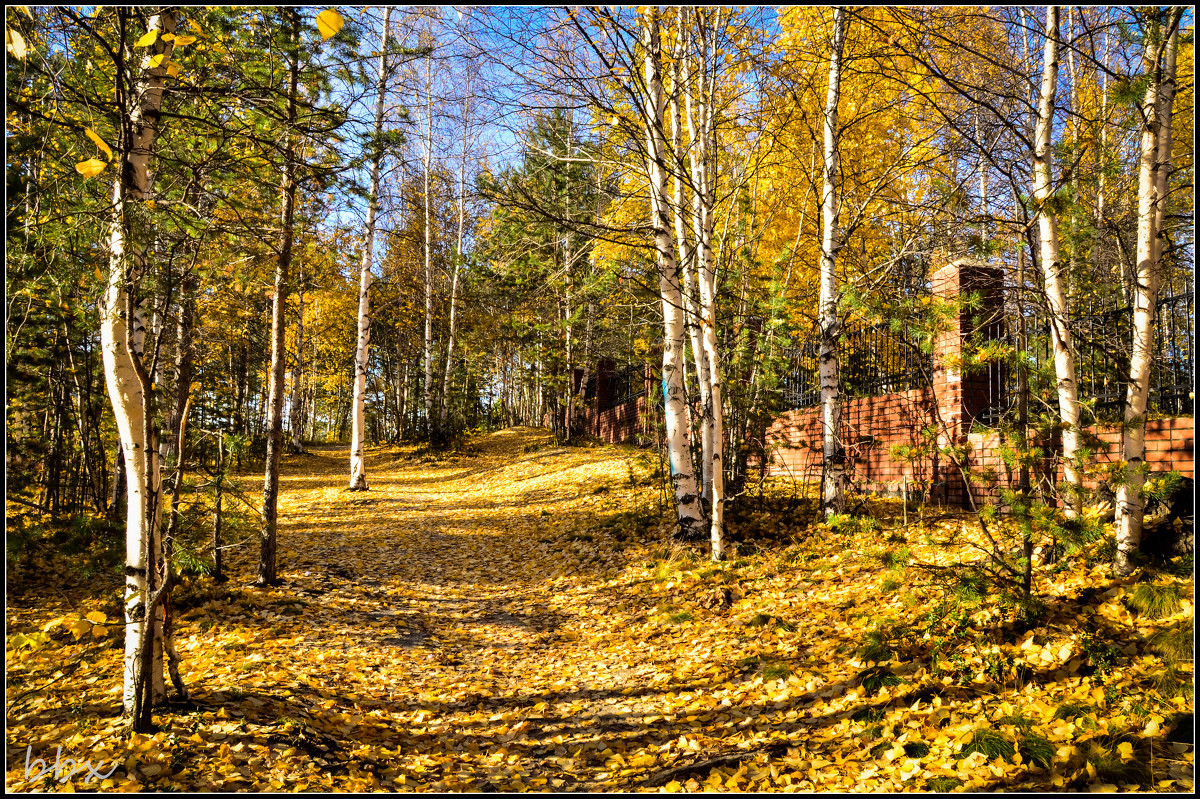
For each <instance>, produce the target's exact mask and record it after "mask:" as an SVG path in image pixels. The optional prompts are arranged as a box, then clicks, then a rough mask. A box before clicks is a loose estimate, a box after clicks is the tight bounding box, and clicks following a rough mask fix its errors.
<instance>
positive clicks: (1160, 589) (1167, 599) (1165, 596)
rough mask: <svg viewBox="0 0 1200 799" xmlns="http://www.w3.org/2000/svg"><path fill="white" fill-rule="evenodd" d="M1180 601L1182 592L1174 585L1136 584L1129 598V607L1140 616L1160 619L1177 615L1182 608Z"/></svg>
mask: <svg viewBox="0 0 1200 799" xmlns="http://www.w3.org/2000/svg"><path fill="white" fill-rule="evenodd" d="M1181 600H1182V592H1181V591H1180V589H1179V586H1178V585H1177V584H1175V583H1167V584H1166V585H1156V584H1154V583H1138V585H1137V587H1136V588H1134V589H1133V593H1132V594H1131V595H1130V596H1129V606H1130V607H1131V608H1133V609H1134V610H1136V611H1137V612H1138V613H1139V614H1141V615H1142V616H1149V617H1150V618H1152V619H1162V618H1166V617H1167V616H1172V615H1174V614H1175V613H1177V612H1178V611H1179V609H1180V608H1181V607H1182V606H1183V605H1182V602H1181Z"/></svg>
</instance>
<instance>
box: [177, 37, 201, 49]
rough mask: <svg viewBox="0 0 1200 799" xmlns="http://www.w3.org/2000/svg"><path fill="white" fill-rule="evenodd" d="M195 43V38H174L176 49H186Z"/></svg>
mask: <svg viewBox="0 0 1200 799" xmlns="http://www.w3.org/2000/svg"><path fill="white" fill-rule="evenodd" d="M195 41H196V37H195V36H176V37H175V46H176V47H186V46H187V45H189V44H192V43H194V42H195Z"/></svg>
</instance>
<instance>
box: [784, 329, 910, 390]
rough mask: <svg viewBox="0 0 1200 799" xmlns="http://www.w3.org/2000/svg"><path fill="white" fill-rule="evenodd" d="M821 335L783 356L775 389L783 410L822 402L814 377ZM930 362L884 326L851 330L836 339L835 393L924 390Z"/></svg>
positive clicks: (813, 337) (814, 334) (802, 342)
mask: <svg viewBox="0 0 1200 799" xmlns="http://www.w3.org/2000/svg"><path fill="white" fill-rule="evenodd" d="M819 352H820V336H819V332H818V330H817V329H816V327H815V326H814V328H813V331H812V333H811V334H810V335H809V336H808V337H807V338H806V339H804V340H802V341H800V342H798V343H797V344H796V345H795V346H793V347H792V348H791V349H790V350H789V351H788V352H787V356H786V357H787V359H788V368H787V372H785V373H784V375H783V379H782V381H781V384H780V390H781V391H782V392H783V402H784V408H785V409H788V410H797V409H799V408H807V407H810V406H812V405H816V404H818V403H819V402H820V401H821V387H820V378H819V372H818V365H819V364H818V356H819ZM932 369H933V358H932V356H930V355H929V354H927V353H924V352H922V351H921V349H920V347H919V346H917V345H916V344H915V343H914V342H912V341H910V340H908V339H907V338H906V337H904V336H903V335H901V334H899V333H896V332H895V331H893V330H892V329H891V328H890V327H888V326H887V325H852V326H848V327H846V328H844V329H843V330H842V333H841V335H840V336H839V337H838V391H839V393H840V394H841V395H842V396H843V397H866V396H873V395H878V394H891V393H894V392H898V391H907V390H909V389H915V388H922V387H924V386H927V385H929V376H930V374H931V373H932Z"/></svg>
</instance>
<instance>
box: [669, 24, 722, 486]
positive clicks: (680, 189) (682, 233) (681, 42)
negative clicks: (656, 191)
mask: <svg viewBox="0 0 1200 799" xmlns="http://www.w3.org/2000/svg"><path fill="white" fill-rule="evenodd" d="M676 13H677V14H678V15H679V31H680V34H679V39H678V41H677V42H676V45H675V57H674V58H673V59H672V63H671V96H670V108H671V156H672V167H673V168H672V173H673V175H674V178H675V180H674V194H673V198H672V199H673V202H672V210H673V211H674V214H673V216H674V222H675V245H676V250H677V252H678V257H679V272H680V274H681V275H682V276H683V308H684V313H685V317H684V319H685V323H684V324H685V326H686V328H687V333H688V338H689V339H690V340H691V345H692V357H693V359H694V360H695V363H696V385H697V393H698V394H699V395H700V396H699V400H700V407H701V408H705V407H707V406H708V402H709V394H708V389H709V382H710V381H709V376H708V361H707V360H706V359H705V358H704V355H703V353H704V346H703V344H702V342H701V335H700V311H699V309H698V308H697V307H696V300H695V297H696V289H695V281H693V279H692V267H691V264H692V262H693V261H694V260H695V253H696V247H695V244H694V243H690V242H689V241H688V232H687V218H686V217H687V205H686V204H685V202H684V186H683V183H684V176H685V175H686V174H687V173H688V169H687V167H686V166H685V165H684V163H683V159H682V156H681V152H682V150H681V149H680V146H681V145H680V139H681V128H682V126H683V121H682V119H681V118H680V110H679V94H680V92H681V91H682V84H683V81H684V80H687V79H688V78H687V77H685V76H683V75H682V74H681V73H682V72H683V71H685V70H686V69H688V68H689V66H690V65H689V62H688V57H687V53H686V50H685V48H686V47H688V45H689V44H690V41H691V39H690V36H689V35H688V33H689V30H690V28H689V26H688V24H687V21H686V19H685V14H686V13H687V12H686V11H685V9H684V8H683V7H682V6H679V7H678V8H676ZM689 113H690V109H689ZM689 244H691V246H689ZM689 429H691V428H690V425H689ZM710 432H711V430H710V429H709V427H708V426H707V425H701V426H700V451H701V453H702V454H701V457H700V464H701V465H700V474H701V496H702V497H703V498H704V501H705V502H707V503H708V506H709V507H710V508H711V507H712V460H711V458H708V457H706V455H707V453H709V452H711V451H712V447H711V442H710V441H709V440H708V435H709V433H710Z"/></svg>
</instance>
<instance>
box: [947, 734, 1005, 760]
mask: <svg viewBox="0 0 1200 799" xmlns="http://www.w3.org/2000/svg"><path fill="white" fill-rule="evenodd" d="M972 752H979V753H980V754H982V755H983V756H984V757H986V758H987V759H988V760H995V759H996V758H998V757H1002V758H1004V759H1005V760H1012V756H1013V754H1015V753H1016V748H1015V747H1014V746H1013V742H1012V741H1010V740H1008V738H1006V737H1005V736H1003V735H1001V734H1000V733H998V732H996V731H995V730H993V729H990V728H988V727H980V728H979V729H977V730H975V731H974V732H972V733H971V738H970V740H969V741H967V742H966V743H965V744H963V748H962V751H961V752H959V757H966V756H967V755H969V754H971V753H972Z"/></svg>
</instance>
